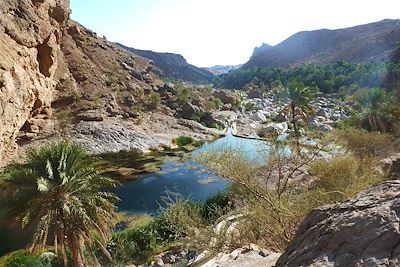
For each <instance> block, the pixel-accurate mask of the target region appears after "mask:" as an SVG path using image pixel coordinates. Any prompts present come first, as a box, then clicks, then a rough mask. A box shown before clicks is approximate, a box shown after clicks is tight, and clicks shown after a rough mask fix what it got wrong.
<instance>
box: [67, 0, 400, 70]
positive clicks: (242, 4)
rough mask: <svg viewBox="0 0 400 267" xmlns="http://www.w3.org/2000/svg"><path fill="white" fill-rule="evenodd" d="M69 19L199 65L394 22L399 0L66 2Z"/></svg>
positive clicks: (399, 11)
mask: <svg viewBox="0 0 400 267" xmlns="http://www.w3.org/2000/svg"><path fill="white" fill-rule="evenodd" d="M70 1H71V8H72V15H71V16H72V18H73V19H74V20H77V21H79V22H80V23H81V24H83V25H84V26H86V27H88V28H90V29H92V30H93V31H95V32H97V33H98V34H99V35H100V36H102V35H105V36H106V37H107V39H108V40H110V41H113V42H120V43H123V44H125V45H127V46H131V47H135V48H138V49H147V50H153V51H157V52H173V53H179V54H182V55H183V56H184V57H185V58H186V59H187V61H188V62H189V63H191V64H194V65H196V66H199V67H209V66H213V65H217V64H222V65H229V64H239V63H245V62H246V61H247V60H248V59H249V57H250V55H251V53H252V52H253V49H254V47H255V46H259V45H261V44H262V43H263V42H265V43H268V44H270V45H275V44H278V43H279V42H281V41H283V40H284V39H286V38H287V37H289V36H291V35H292V34H294V33H296V32H298V31H303V30H316V29H321V28H328V29H337V28H344V27H349V26H355V25H359V24H365V23H369V22H374V21H379V20H382V19H384V18H391V19H397V18H400V0H303V1H301V0H70Z"/></svg>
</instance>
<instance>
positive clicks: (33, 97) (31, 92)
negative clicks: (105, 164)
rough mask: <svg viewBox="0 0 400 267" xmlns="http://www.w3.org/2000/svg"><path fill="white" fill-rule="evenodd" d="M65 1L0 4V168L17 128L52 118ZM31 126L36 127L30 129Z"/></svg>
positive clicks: (66, 8) (25, 0) (66, 15)
mask: <svg viewBox="0 0 400 267" xmlns="http://www.w3.org/2000/svg"><path fill="white" fill-rule="evenodd" d="M69 13H70V9H69V1H68V0H47V1H39V0H3V1H2V3H1V5H0V125H1V127H0V165H2V159H3V158H5V157H6V156H7V155H9V154H10V153H11V152H12V151H13V150H15V148H16V146H17V145H16V142H15V140H16V138H17V135H18V133H19V132H20V130H21V129H22V128H24V126H25V128H27V129H28V130H29V129H32V127H31V126H30V125H29V123H28V124H26V123H27V122H28V121H32V120H34V119H38V120H40V119H46V117H48V116H50V115H51V102H52V100H53V89H54V87H55V84H56V83H55V80H54V79H53V78H54V75H55V72H56V69H57V65H58V58H57V54H58V51H60V45H61V38H62V37H61V36H62V28H63V27H64V26H65V24H66V22H67V20H68V18H69ZM33 128H36V127H33Z"/></svg>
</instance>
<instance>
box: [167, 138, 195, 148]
mask: <svg viewBox="0 0 400 267" xmlns="http://www.w3.org/2000/svg"><path fill="white" fill-rule="evenodd" d="M172 141H173V143H175V144H176V145H177V146H179V147H182V146H186V145H190V144H193V143H194V139H193V137H191V136H185V135H182V136H179V137H177V138H175V139H174V140H172Z"/></svg>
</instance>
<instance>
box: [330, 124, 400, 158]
mask: <svg viewBox="0 0 400 267" xmlns="http://www.w3.org/2000/svg"><path fill="white" fill-rule="evenodd" d="M336 135H337V136H338V137H339V142H340V143H341V144H343V145H344V146H345V147H346V148H347V149H348V150H349V151H351V152H352V153H353V154H354V155H355V156H357V157H358V158H361V159H363V158H366V157H384V156H387V155H389V154H390V153H391V151H392V148H393V147H392V145H393V143H394V137H393V136H392V135H390V134H386V133H380V132H368V131H367V130H364V129H358V128H348V129H345V130H338V131H336Z"/></svg>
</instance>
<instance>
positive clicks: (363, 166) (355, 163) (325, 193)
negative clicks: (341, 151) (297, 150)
mask: <svg viewBox="0 0 400 267" xmlns="http://www.w3.org/2000/svg"><path fill="white" fill-rule="evenodd" d="M377 165H378V164H377V162H376V161H375V160H374V159H371V158H368V159H363V160H361V159H359V158H357V157H355V156H341V157H337V158H334V159H331V160H329V161H316V162H313V163H312V164H311V166H310V167H311V169H310V173H311V175H313V176H315V177H316V178H317V180H316V182H315V188H314V190H313V192H312V194H310V195H309V196H308V197H310V196H311V197H312V198H314V200H315V201H317V203H316V204H315V206H318V205H319V204H327V203H334V202H338V201H343V200H345V199H348V198H350V197H353V196H354V195H355V194H357V193H359V192H361V191H362V190H365V189H367V188H368V187H369V186H372V185H375V184H377V183H378V182H381V181H382V180H384V178H385V177H384V175H382V174H380V173H378V172H377Z"/></svg>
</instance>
